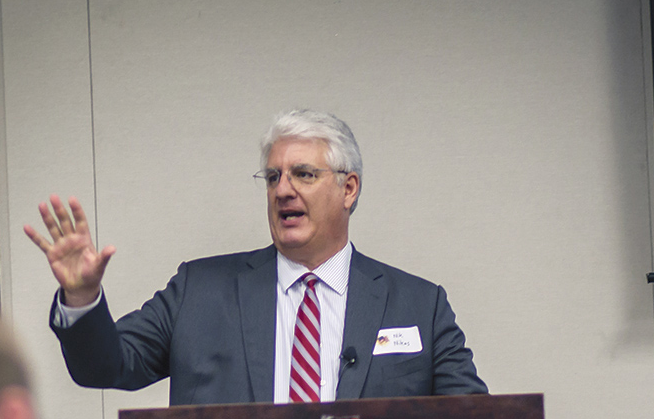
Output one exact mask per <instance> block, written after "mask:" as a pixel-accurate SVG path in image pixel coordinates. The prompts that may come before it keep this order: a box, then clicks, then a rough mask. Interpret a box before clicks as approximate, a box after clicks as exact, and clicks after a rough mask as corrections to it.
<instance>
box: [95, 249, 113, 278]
mask: <svg viewBox="0 0 654 419" xmlns="http://www.w3.org/2000/svg"><path fill="white" fill-rule="evenodd" d="M114 253H116V248H115V247H114V246H107V247H105V248H104V249H102V251H101V252H100V254H99V256H100V260H99V262H98V266H97V267H96V273H97V274H98V276H99V277H102V276H103V275H104V271H105V269H106V268H107V264H109V260H110V259H111V257H112V256H113V255H114Z"/></svg>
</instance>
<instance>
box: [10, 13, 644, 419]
mask: <svg viewBox="0 0 654 419" xmlns="http://www.w3.org/2000/svg"><path fill="white" fill-rule="evenodd" d="M644 3H646V2H644ZM648 31H649V28H646V30H645V32H646V34H648V33H649V32H648ZM643 39H644V36H643V33H641V0H629V1H627V0H613V1H608V0H606V1H600V0H577V1H574V2H571V1H568V0H558V1H545V2H544V1H536V0H534V1H511V0H496V1H493V2H488V1H485V0H475V1H473V0H470V1H463V2H462V1H441V0H429V1H399V0H398V1H391V0H374V1H373V0H368V1H364V0H358V1H339V2H316V1H311V2H306V1H299V0H296V1H289V0H287V1H283V2H266V1H250V0H247V1H243V0H239V1H215V0H213V1H212V0H193V1H191V0H188V1H178V0H168V1H161V0H156V1H155V0H149V1H148V0H137V1H133V0H130V1H118V0H113V1H97V0H91V1H90V9H89V10H88V13H87V2H86V1H82V0H40V1H37V0H31V1H25V0H3V1H2V47H3V52H4V56H3V65H4V68H3V70H4V103H2V104H1V105H2V106H4V111H5V119H6V124H5V126H4V128H5V130H4V133H2V134H3V135H4V136H0V145H2V146H3V147H6V155H3V156H2V158H0V165H2V167H0V181H2V182H3V183H4V184H3V185H2V186H1V187H0V193H1V198H2V202H1V203H0V216H1V217H0V228H1V230H0V257H2V271H1V272H2V284H1V285H2V287H1V290H0V291H1V294H2V312H3V316H6V317H11V318H12V319H13V323H14V325H15V327H16V328H17V329H18V330H19V331H20V332H21V334H22V335H23V337H24V340H25V343H26V347H27V348H28V351H29V353H28V356H29V357H30V358H31V360H32V362H33V365H34V371H35V376H36V377H35V378H36V383H37V393H38V394H37V396H38V398H39V401H40V405H41V411H42V413H43V417H44V418H46V419H48V418H51V419H58V418H63V417H66V418H80V419H87V418H101V417H106V418H115V417H116V411H117V409H118V408H127V407H136V406H164V405H166V404H167V390H168V389H167V383H166V382H164V383H160V384H157V385H155V386H154V387H152V388H150V389H147V390H142V391H139V392H135V393H127V392H120V391H113V390H112V391H100V390H89V389H82V388H79V387H77V386H76V385H75V384H73V383H72V381H71V380H70V378H69V377H68V375H67V372H66V369H65V365H64V363H63V360H62V358H61V355H60V352H59V348H58V343H57V341H56V339H55V337H54V335H53V334H52V333H51V332H50V331H49V330H48V326H47V318H48V310H49V307H50V302H51V299H52V296H53V294H54V292H55V290H56V283H55V281H54V280H53V279H52V278H51V274H50V272H49V269H48V267H47V264H46V262H45V260H44V258H43V256H42V255H41V254H40V253H39V251H38V250H37V249H36V248H34V246H33V245H32V244H31V243H30V242H29V241H28V239H27V238H25V237H24V235H23V233H22V225H23V224H25V223H31V224H39V217H38V212H37V209H36V206H37V204H38V202H40V201H43V200H45V199H47V197H48V195H49V194H50V193H58V194H60V195H62V196H69V195H75V196H77V197H78V198H79V199H80V200H81V202H82V203H83V204H84V205H85V208H86V210H87V214H88V215H89V217H90V218H91V220H93V225H94V231H95V232H97V240H98V242H99V244H100V246H104V245H107V244H114V245H116V246H117V248H118V253H117V254H116V256H115V257H114V259H113V260H112V262H111V265H110V267H109V270H108V272H107V275H106V280H105V282H104V284H105V289H106V292H107V295H108V298H109V301H110V306H111V309H112V311H113V313H114V315H116V316H118V315H121V314H124V313H126V312H128V311H131V310H133V309H135V308H137V307H138V306H139V305H140V304H141V303H142V302H143V301H144V300H145V299H147V298H148V297H149V296H151V295H152V293H153V292H154V291H155V290H157V289H160V288H162V287H164V286H165V283H166V281H167V280H168V278H169V277H170V276H171V275H172V274H173V273H174V272H175V268H176V266H177V265H178V264H179V262H181V261H182V260H187V259H191V258H197V257H200V256H205V255H210V254H216V253H223V252H232V251H238V250H245V249H252V248H255V247H261V246H265V245H267V244H269V242H270V238H269V234H268V231H267V224H266V219H265V204H264V202H265V198H264V196H263V194H262V193H261V191H259V190H257V188H256V187H255V186H254V185H253V183H252V179H251V178H250V175H251V174H252V173H254V172H255V171H257V170H258V156H257V154H258V150H257V140H258V138H259V137H260V136H261V134H262V133H263V132H264V131H265V129H266V128H267V126H268V124H269V122H270V120H271V117H272V115H274V114H276V113H277V112H279V111H280V110H283V109H289V108H292V107H297V106H310V107H314V108H317V109H322V110H328V111H332V112H334V113H336V114H337V115H339V116H340V117H342V118H343V119H345V120H346V121H348V122H349V123H350V125H351V127H352V129H353V131H354V132H355V134H356V135H357V137H358V140H359V142H360V145H361V149H362V152H363V157H364V166H365V167H364V172H365V180H364V187H363V196H362V198H361V202H360V207H359V208H358V209H357V211H356V213H355V214H354V216H353V220H352V229H351V238H352V240H353V242H354V244H355V245H356V246H357V248H358V249H359V250H361V251H362V252H364V253H365V254H368V255H370V256H372V257H375V258H378V259H381V260H383V261H385V262H388V263H391V264H394V265H396V266H398V267H400V268H402V269H405V270H407V271H410V272H412V273H416V274H419V275H421V276H424V277H426V278H428V279H430V280H432V281H434V282H437V283H440V284H443V285H444V286H445V287H446V289H447V290H448V293H449V296H450V300H451V302H452V304H453V306H454V308H455V310H456V312H457V314H458V320H459V323H460V325H461V326H462V327H463V328H464V330H465V331H466V334H467V335H468V338H469V339H468V341H469V344H470V346H471V347H472V348H473V349H474V352H475V360H476V363H477V366H478V369H479V372H480V374H481V376H482V377H483V378H484V379H485V380H486V381H487V383H488V385H489V387H490V388H491V391H492V392H493V393H524V392H544V393H545V401H546V414H547V417H548V419H557V418H561V419H564V418H571V417H574V418H615V417H628V418H643V419H644V418H651V417H652V416H653V414H654V398H652V394H654V321H653V315H652V289H651V286H650V285H647V284H646V283H645V280H644V274H645V273H646V272H648V271H650V270H651V269H652V266H651V265H652V262H651V260H652V246H651V243H650V216H649V196H648V170H647V142H648V137H649V136H651V133H650V130H649V129H648V126H649V124H651V120H652V118H651V116H649V115H651V105H650V102H649V101H650V100H651V95H649V96H646V94H645V91H646V89H645V87H646V85H647V86H649V87H651V82H650V81H649V80H648V79H647V78H646V76H647V77H649V76H650V74H651V66H650V65H649V64H645V62H644V60H643V54H644V53H645V54H646V56H647V57H648V58H649V52H648V51H647V50H646V49H644V47H643ZM646 45H648V46H649V42H647V43H646ZM647 110H649V114H648V113H647V112H646V111H647ZM5 141H6V144H5V143H4V142H5ZM3 147H0V151H1V152H3V153H4V152H5V150H4V149H3ZM5 158H6V162H5ZM2 176H6V181H5V180H4V179H3V178H2ZM5 220H6V221H5Z"/></svg>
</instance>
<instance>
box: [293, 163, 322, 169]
mask: <svg viewBox="0 0 654 419" xmlns="http://www.w3.org/2000/svg"><path fill="white" fill-rule="evenodd" d="M315 168H316V167H315V166H313V165H311V164H308V163H299V164H294V165H293V166H291V169H315Z"/></svg>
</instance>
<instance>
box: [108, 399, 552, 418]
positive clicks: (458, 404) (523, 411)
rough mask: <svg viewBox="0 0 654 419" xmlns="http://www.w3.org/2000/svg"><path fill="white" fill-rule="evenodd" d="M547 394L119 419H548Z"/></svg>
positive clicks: (140, 412)
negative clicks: (544, 402)
mask: <svg viewBox="0 0 654 419" xmlns="http://www.w3.org/2000/svg"><path fill="white" fill-rule="evenodd" d="M544 417H545V416H544V409H543V395H542V394H520V395H500V396H489V395H471V396H433V397H403V398H388V399H362V400H345V401H336V402H333V403H295V404H283V405H274V404H272V403H248V404H225V405H202V406H174V407H170V408H161V409H136V410H121V411H120V412H119V413H118V418H119V419H305V418H306V419H463V418H465V419H544Z"/></svg>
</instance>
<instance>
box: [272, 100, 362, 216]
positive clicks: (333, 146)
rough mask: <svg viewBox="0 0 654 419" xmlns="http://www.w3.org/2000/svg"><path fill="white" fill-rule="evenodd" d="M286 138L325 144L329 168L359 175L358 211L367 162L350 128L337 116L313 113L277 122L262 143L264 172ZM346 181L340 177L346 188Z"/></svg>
mask: <svg viewBox="0 0 654 419" xmlns="http://www.w3.org/2000/svg"><path fill="white" fill-rule="evenodd" d="M283 138H296V139H303V140H316V139H319V140H323V141H325V143H326V144H327V147H328V152H327V155H326V156H325V159H326V160H327V164H329V167H330V168H331V169H332V170H334V171H345V172H355V173H356V174H358V175H359V193H358V195H357V198H356V200H355V201H354V204H352V208H351V209H350V213H352V212H353V211H354V209H355V208H356V206H357V203H358V202H359V195H361V183H362V180H363V161H362V159H361V152H360V151H359V145H358V144H357V141H356V139H355V138H354V134H352V131H351V130H350V127H348V126H347V124H346V123H345V122H343V121H341V120H340V119H338V118H337V117H336V116H334V115H332V114H328V113H323V112H317V111H313V110H311V109H300V110H293V111H290V112H288V113H284V114H281V115H279V116H277V118H275V121H274V122H273V124H272V126H271V127H270V129H269V130H268V132H267V133H266V135H264V136H263V138H262V139H261V168H262V169H265V168H266V164H267V163H268V156H269V155H270V149H271V148H272V146H273V144H275V142H277V141H278V140H281V139H283ZM343 180H344V177H339V183H340V184H341V185H342V184H343Z"/></svg>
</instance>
